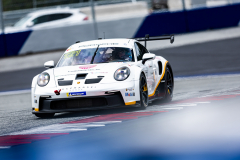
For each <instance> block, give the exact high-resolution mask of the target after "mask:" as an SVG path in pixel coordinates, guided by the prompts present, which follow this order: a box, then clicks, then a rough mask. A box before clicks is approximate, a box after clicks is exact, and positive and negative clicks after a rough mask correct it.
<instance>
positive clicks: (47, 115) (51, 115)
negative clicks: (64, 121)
mask: <svg viewBox="0 0 240 160" xmlns="http://www.w3.org/2000/svg"><path fill="white" fill-rule="evenodd" d="M54 115H55V113H35V116H37V117H39V118H52V117H53V116H54Z"/></svg>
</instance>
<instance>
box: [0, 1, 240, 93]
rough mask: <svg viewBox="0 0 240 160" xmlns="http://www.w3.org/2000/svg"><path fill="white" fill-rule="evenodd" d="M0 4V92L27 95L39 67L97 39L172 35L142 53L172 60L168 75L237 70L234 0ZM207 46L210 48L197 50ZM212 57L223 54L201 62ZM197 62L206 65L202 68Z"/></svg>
mask: <svg viewBox="0 0 240 160" xmlns="http://www.w3.org/2000/svg"><path fill="white" fill-rule="evenodd" d="M0 2H1V3H0V4H1V7H0V22H1V23H0V29H1V34H0V77H1V81H3V83H1V85H0V86H1V89H0V91H9V90H16V89H29V88H30V84H31V80H32V77H33V76H35V75H36V74H38V73H40V72H42V71H43V70H44V67H43V64H44V62H46V61H49V60H54V61H55V63H57V62H58V60H59V58H60V57H61V55H62V54H63V52H64V51H65V50H66V48H68V47H69V46H70V45H72V44H74V43H75V42H77V41H80V42H81V41H87V40H94V39H98V38H137V37H144V36H145V35H146V34H149V35H150V37H151V36H161V35H170V34H174V35H175V42H174V44H170V43H169V41H154V42H153V41H151V42H148V44H147V49H148V50H150V52H153V53H156V54H157V55H160V56H163V57H165V58H166V59H168V60H169V61H170V62H172V65H173V68H174V69H173V70H174V75H175V76H188V75H196V74H215V73H222V72H237V71H239V68H240V67H238V63H237V60H239V58H238V57H236V56H237V55H238V49H237V47H238V39H234V38H239V37H240V29H239V27H238V26H239V22H240V0H70V1H66V0H1V1H0ZM226 39H227V41H226V42H225V41H224V42H223V41H221V40H226ZM218 41H221V42H218ZM207 42H212V43H208V44H203V43H207ZM194 44H195V46H190V45H194ZM181 46H185V47H184V48H179V47H181ZM200 46H202V47H200ZM224 46H225V48H221V47H224ZM192 53H194V56H193V54H192ZM219 53H222V54H223V56H220V57H219V56H218V57H217V59H215V62H216V63H212V62H211V61H212V60H211V58H209V57H213V56H216V55H217V54H219ZM198 54H199V55H198ZM230 54H234V56H228V55H230ZM203 55H204V56H203ZM198 56H199V57H200V58H197V57H198ZM227 56H228V57H227ZM229 57H230V58H232V60H235V61H236V63H237V64H235V63H233V62H231V61H230V59H229ZM188 58H189V60H188V61H186V60H187V59H188ZM227 58H228V59H229V61H225V59H227ZM199 59H202V60H204V62H205V63H207V64H205V67H202V65H203V64H202V63H200V62H198V60H199ZM180 60H181V61H180ZM180 62H181V63H180ZM190 62H191V63H192V64H189V65H193V66H195V67H196V68H195V69H193V68H192V70H189V67H188V65H186V64H188V63H190ZM219 68H222V69H219ZM23 74H24V77H25V78H24V79H19V80H18V82H17V83H16V82H15V80H14V79H15V78H16V77H22V75H23Z"/></svg>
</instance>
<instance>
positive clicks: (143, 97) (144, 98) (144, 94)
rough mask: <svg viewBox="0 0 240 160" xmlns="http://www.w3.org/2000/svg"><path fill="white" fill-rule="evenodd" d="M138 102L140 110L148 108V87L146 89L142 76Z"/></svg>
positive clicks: (144, 79) (142, 75)
mask: <svg viewBox="0 0 240 160" xmlns="http://www.w3.org/2000/svg"><path fill="white" fill-rule="evenodd" d="M139 87H140V89H139V90H140V102H141V108H143V109H145V108H147V106H148V87H147V80H146V77H145V76H144V74H141V76H140V84H139Z"/></svg>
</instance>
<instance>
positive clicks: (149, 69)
mask: <svg viewBox="0 0 240 160" xmlns="http://www.w3.org/2000/svg"><path fill="white" fill-rule="evenodd" d="M135 49H136V55H137V60H138V66H141V67H142V68H143V71H144V73H145V75H146V79H147V85H148V90H149V93H148V94H151V93H152V92H153V61H152V60H148V61H146V63H145V64H144V65H143V64H142V57H143V55H144V54H145V53H149V52H148V50H147V49H146V48H145V47H144V46H143V45H141V44H140V43H138V42H136V43H135Z"/></svg>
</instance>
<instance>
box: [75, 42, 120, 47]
mask: <svg viewBox="0 0 240 160" xmlns="http://www.w3.org/2000/svg"><path fill="white" fill-rule="evenodd" d="M98 45H118V43H99V44H88V45H81V46H78V47H79V48H80V47H91V46H98Z"/></svg>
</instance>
